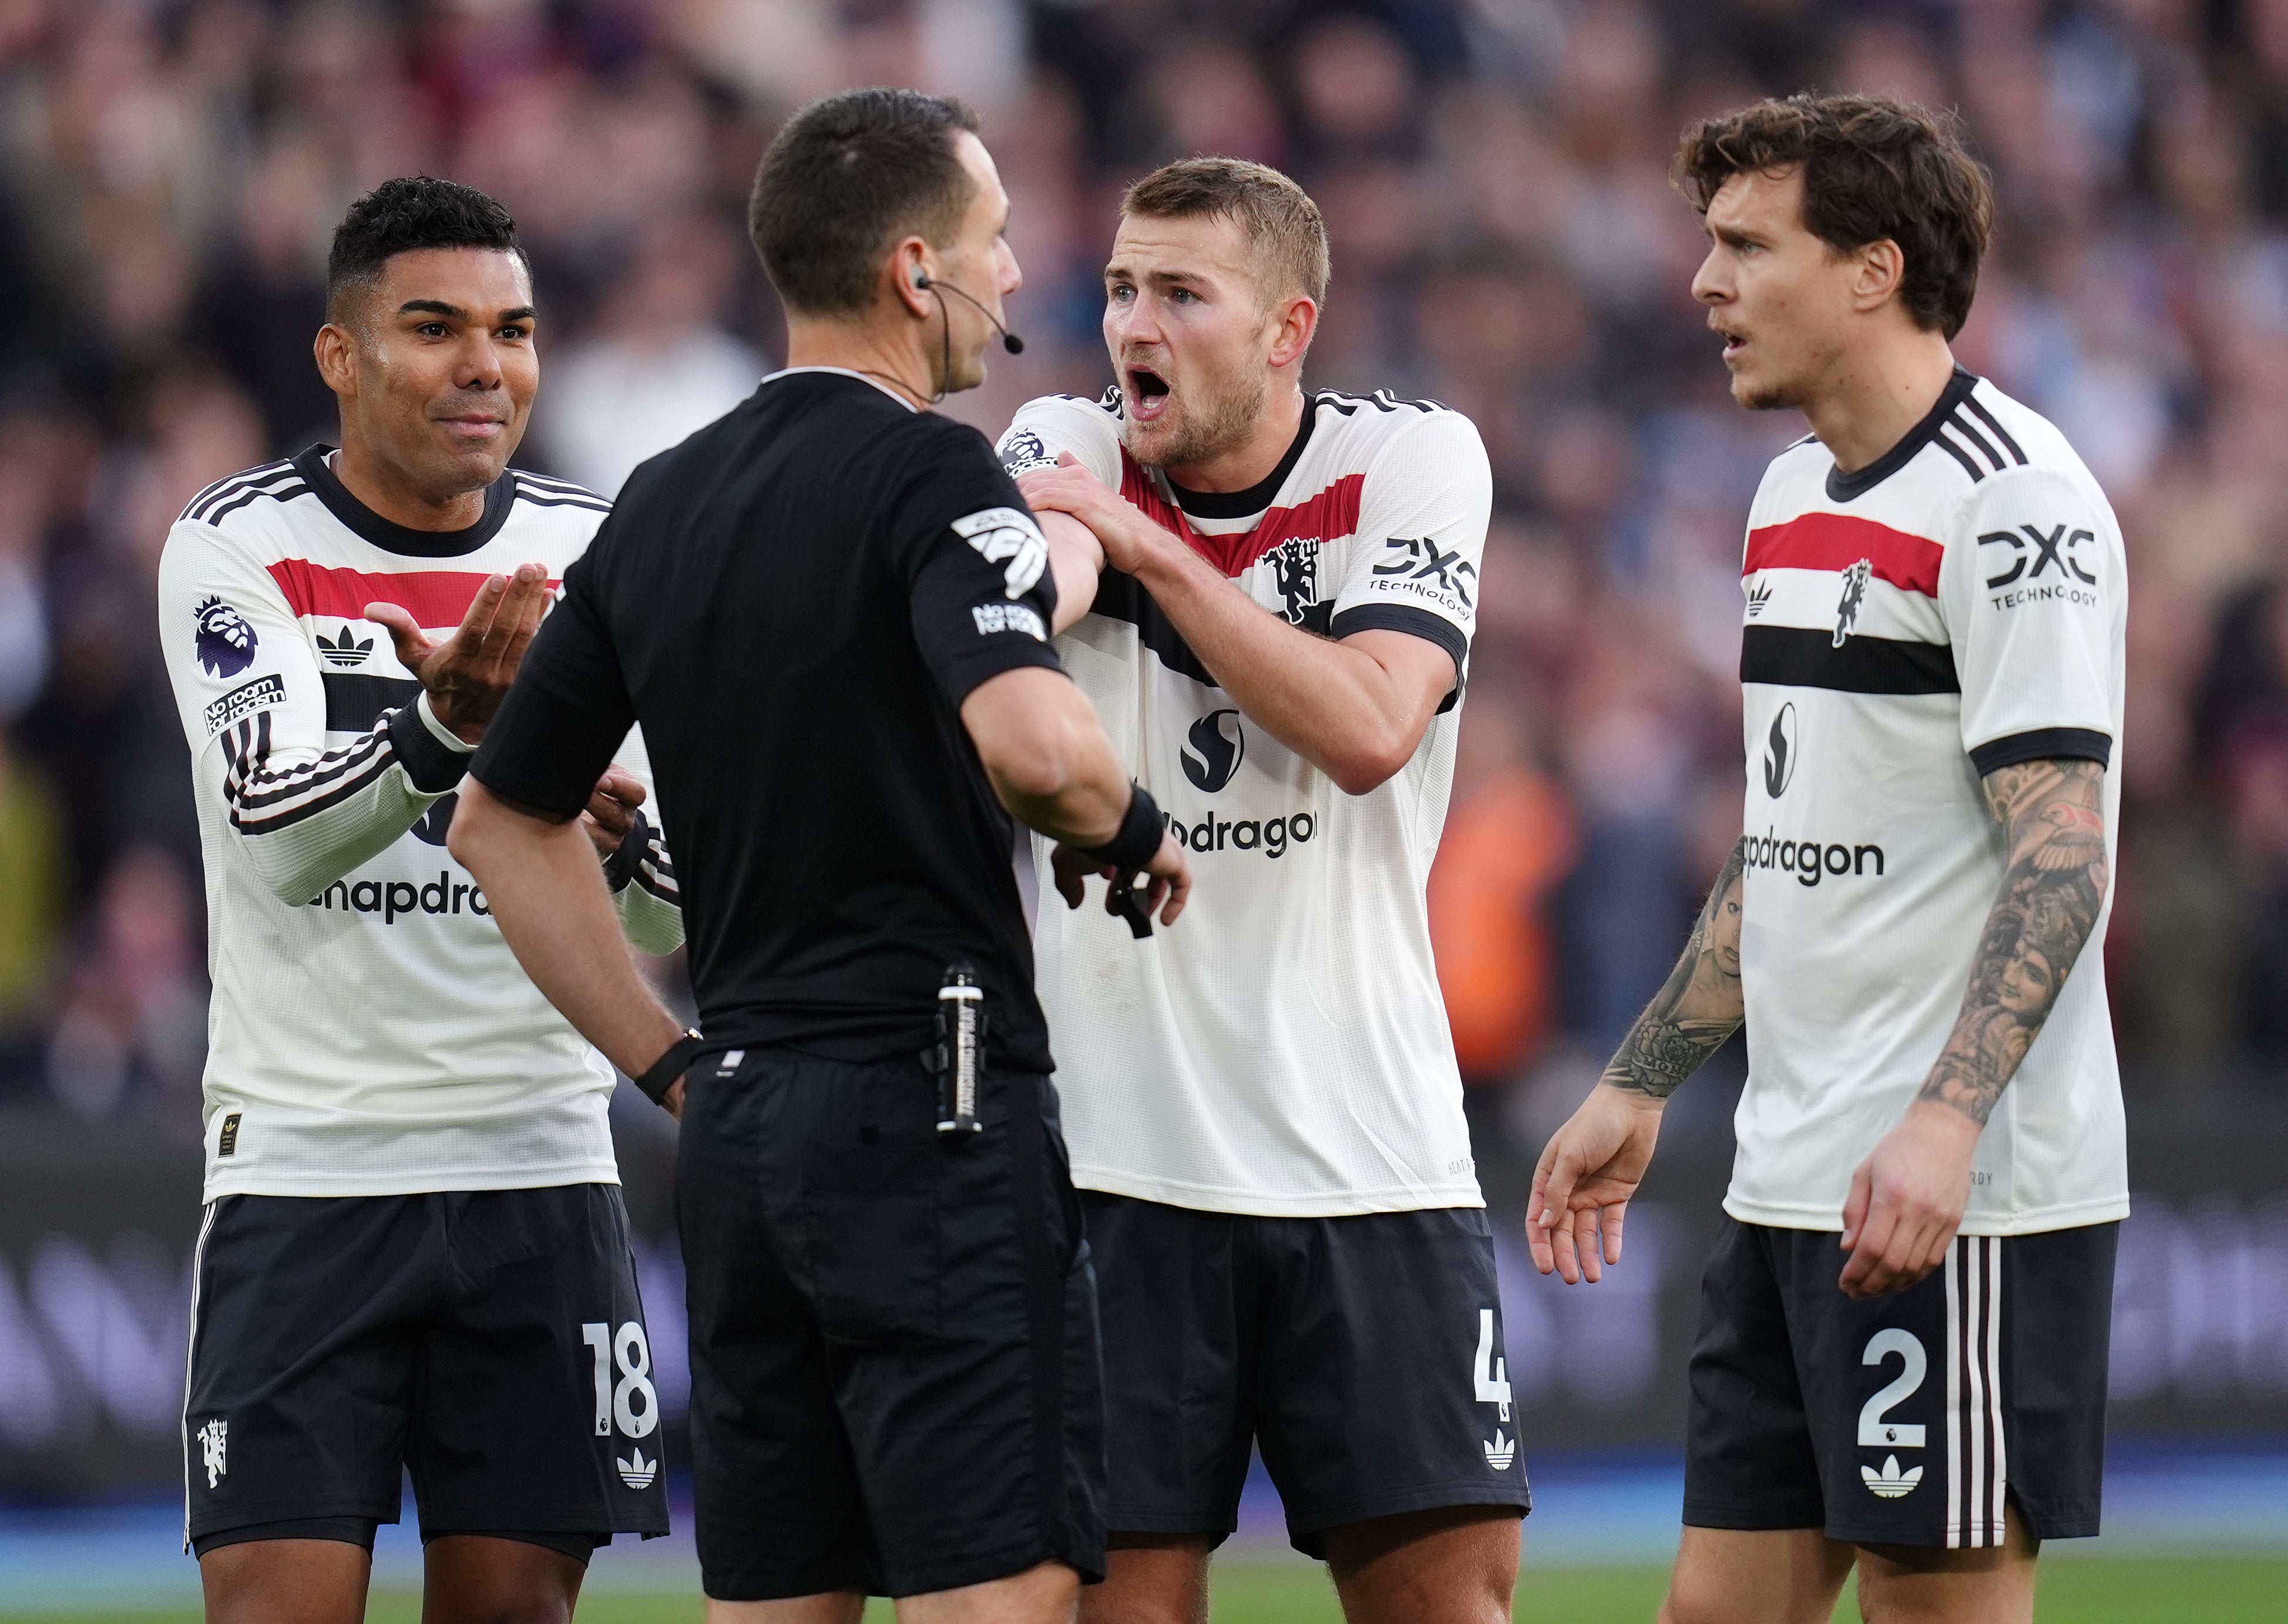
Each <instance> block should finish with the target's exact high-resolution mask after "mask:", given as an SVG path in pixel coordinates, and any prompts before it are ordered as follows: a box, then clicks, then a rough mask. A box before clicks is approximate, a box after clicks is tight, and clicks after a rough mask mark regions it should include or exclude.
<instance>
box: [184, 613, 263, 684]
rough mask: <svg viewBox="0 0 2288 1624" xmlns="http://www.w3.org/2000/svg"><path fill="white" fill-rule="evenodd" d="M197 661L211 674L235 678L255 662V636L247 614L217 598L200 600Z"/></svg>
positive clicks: (212, 675) (211, 675)
mask: <svg viewBox="0 0 2288 1624" xmlns="http://www.w3.org/2000/svg"><path fill="white" fill-rule="evenodd" d="M198 615H199V663H200V664H201V665H202V666H204V667H205V668H206V673H207V675H208V676H210V677H235V676H237V675H238V674H239V673H240V672H241V671H242V670H244V669H246V668H247V667H248V666H250V665H252V664H253V663H254V650H255V646H256V641H257V639H256V638H255V635H254V628H253V627H251V626H250V625H248V624H247V623H246V617H245V616H244V615H242V614H240V613H239V612H238V611H237V610H235V609H234V608H232V607H231V606H229V605H228V604H226V603H225V602H223V600H222V599H221V598H204V599H202V600H201V602H200V604H199V608H198Z"/></svg>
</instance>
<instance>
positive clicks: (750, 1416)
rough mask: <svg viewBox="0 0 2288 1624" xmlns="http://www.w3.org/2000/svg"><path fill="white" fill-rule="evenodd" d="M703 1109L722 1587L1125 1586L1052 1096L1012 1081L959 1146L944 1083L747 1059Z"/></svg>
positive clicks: (698, 1435)
mask: <svg viewBox="0 0 2288 1624" xmlns="http://www.w3.org/2000/svg"><path fill="white" fill-rule="evenodd" d="M686 1087H687V1096H686V1100H685V1105H684V1114H683V1135H682V1165H681V1172H680V1175H679V1203H680V1212H681V1219H682V1229H683V1250H684V1262H685V1266H686V1269H687V1279H688V1295H689V1304H690V1315H691V1378H692V1391H691V1426H692V1461H693V1468H694V1471H695V1489H696V1498H697V1505H696V1507H695V1522H696V1525H697V1530H698V1542H699V1559H700V1565H701V1569H702V1574H703V1581H704V1586H705V1589H706V1593H707V1594H708V1595H709V1596H711V1597H714V1598H715V1599H717V1600H719V1601H766V1600H772V1599H775V1598H780V1597H786V1596H809V1595H815V1594H818V1593H820V1592H823V1591H830V1590H867V1591H871V1592H874V1593H876V1594H885V1595H889V1596H916V1595H923V1594H927V1593H929V1592H931V1591H936V1590H948V1589H953V1588H958V1587H961V1586H964V1585H973V1584H981V1583H984V1582H986V1581H987V1580H994V1579H1000V1578H1005V1577H1007V1576H1008V1575H1010V1574H1013V1573H1021V1572H1023V1571H1024V1570H1026V1569H1028V1568H1030V1567H1033V1566H1035V1565H1038V1564H1040V1563H1042V1562H1046V1561H1056V1562H1062V1563H1065V1564H1067V1565H1069V1566H1071V1567H1073V1568H1075V1569H1077V1570H1078V1571H1079V1573H1081V1576H1082V1577H1083V1578H1084V1579H1085V1580H1094V1579H1098V1578H1100V1577H1101V1576H1102V1574H1103V1570H1104V1529H1103V1511H1102V1508H1103V1501H1104V1476H1105V1462H1104V1422H1103V1395H1102V1386H1101V1384H1102V1376H1101V1369H1100V1358H1099V1352H1098V1343H1097V1324H1096V1287H1095V1281H1094V1278H1093V1274H1092V1271H1091V1269H1090V1267H1089V1261H1088V1248H1087V1246H1086V1243H1085V1242H1084V1240H1083V1239H1082V1233H1081V1224H1080V1216H1079V1204H1078V1201H1077V1200H1076V1197H1075V1196H1074V1193H1073V1189H1072V1181H1071V1179H1070V1177H1069V1175H1068V1173H1067V1170H1066V1168H1067V1164H1066V1160H1065V1149H1064V1139H1063V1136H1062V1134H1061V1131H1060V1129H1059V1127H1058V1123H1057V1108H1056V1091H1055V1089H1054V1088H1053V1086H1052V1085H1051V1083H1050V1082H1049V1081H1048V1079H1046V1078H1045V1077H1039V1076H1024V1075H1006V1074H997V1073H996V1074H989V1076H988V1077H987V1078H986V1079H985V1081H984V1083H983V1086H982V1087H981V1098H980V1101H979V1107H978V1111H979V1116H980V1118H981V1121H982V1122H983V1129H982V1131H981V1132H979V1133H976V1134H973V1135H966V1136H963V1137H960V1138H958V1139H941V1137H940V1136H939V1134H938V1132H937V1127H936V1123H937V1089H936V1083H935V1081H934V1080H933V1079H932V1078H931V1077H930V1076H929V1075H928V1073H926V1072H925V1071H924V1070H923V1069H922V1067H921V1066H920V1064H919V1063H918V1061H913V1060H909V1061H903V1062H890V1063H885V1064H880V1065H870V1066H856V1065H848V1064H845V1063H842V1062H839V1061H832V1060H823V1059H816V1058H809V1057H806V1056H799V1055H793V1054H789V1053H787V1052H785V1051H770V1052H754V1053H743V1052H741V1051H739V1050H732V1051H730V1052H728V1053H727V1054H724V1055H721V1056H719V1057H710V1058H703V1059H702V1060H701V1061H700V1063H699V1064H698V1065H697V1066H695V1067H694V1068H693V1070H692V1071H691V1073H689V1075H688V1078H687V1084H686Z"/></svg>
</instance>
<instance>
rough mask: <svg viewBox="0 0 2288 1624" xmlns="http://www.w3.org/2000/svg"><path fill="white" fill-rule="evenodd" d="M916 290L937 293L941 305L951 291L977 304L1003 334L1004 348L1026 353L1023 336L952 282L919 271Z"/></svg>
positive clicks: (959, 297) (1016, 352) (954, 295)
mask: <svg viewBox="0 0 2288 1624" xmlns="http://www.w3.org/2000/svg"><path fill="white" fill-rule="evenodd" d="M914 291H915V292H917V293H934V294H936V295H937V296H938V304H939V305H940V306H942V305H944V304H945V296H946V295H947V294H949V293H950V294H951V295H953V297H956V298H957V299H960V300H963V301H964V302H965V303H967V304H970V305H976V307H977V313H978V314H979V315H981V316H983V317H984V318H985V319H986V320H987V321H990V322H991V323H993V330H994V331H995V332H997V333H998V334H1000V335H1001V347H1002V348H1003V349H1005V350H1006V351H1008V352H1009V353H1010V354H1012V355H1022V354H1023V353H1025V341H1024V340H1023V339H1022V338H1020V337H1017V335H1016V334H1014V333H1013V332H1011V331H1010V330H1009V329H1007V328H1006V327H1005V326H1003V325H1002V322H1001V318H1000V317H998V316H997V315H995V314H994V313H992V312H991V311H989V310H988V309H986V308H985V306H984V305H979V304H978V303H977V301H976V300H975V299H973V298H971V297H969V295H967V294H965V293H964V292H963V291H962V290H961V289H958V288H957V287H955V286H954V285H953V284H952V283H951V282H941V281H934V280H933V279H932V277H931V276H930V273H928V272H926V271H917V272H915V273H914Z"/></svg>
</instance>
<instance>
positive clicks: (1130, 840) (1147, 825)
mask: <svg viewBox="0 0 2288 1624" xmlns="http://www.w3.org/2000/svg"><path fill="white" fill-rule="evenodd" d="M1131 788H1132V794H1131V795H1130V796H1129V797H1128V810H1127V811H1126V812H1124V813H1123V814H1122V815H1121V819H1120V831H1119V833H1117V834H1116V835H1115V836H1113V837H1112V838H1111V839H1109V840H1108V841H1106V842H1105V843H1104V844H1102V845H1100V846H1080V847H1077V848H1076V850H1078V851H1079V852H1083V853H1084V854H1085V855H1086V856H1088V857H1090V858H1092V859H1093V860H1095V861H1097V862H1100V863H1102V864H1103V865H1104V866H1105V867H1108V868H1117V869H1119V870H1120V872H1121V873H1123V874H1132V873H1134V872H1135V871H1136V870H1137V869H1139V868H1141V867H1144V865H1145V864H1147V863H1148V862H1150V861H1151V860H1153V858H1155V857H1156V856H1157V855H1159V851H1160V842H1161V841H1162V840H1163V839H1164V838H1165V837H1166V836H1167V833H1168V820H1166V819H1165V818H1164V817H1162V816H1161V815H1160V806H1159V803H1157V802H1156V801H1155V800H1153V798H1152V792H1151V791H1150V790H1148V789H1147V788H1144V786H1143V785H1141V784H1136V785H1132V786H1131Z"/></svg>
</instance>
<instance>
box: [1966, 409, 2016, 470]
mask: <svg viewBox="0 0 2288 1624" xmlns="http://www.w3.org/2000/svg"><path fill="white" fill-rule="evenodd" d="M1962 403H1963V404H1964V405H1965V406H1966V407H1968V408H1970V409H1971V410H1972V411H1974V412H1975V413H1976V414H1977V415H1978V421H1979V422H1981V423H1982V424H1985V425H1986V426H1987V427H1988V428H1990V429H1991V430H1993V431H1994V438H1995V439H1997V440H2000V441H2001V442H2002V444H2003V445H2004V447H2005V448H2007V449H2008V451H2009V453H2010V455H2011V456H2013V457H2014V458H2015V459H2016V461H2017V463H2018V466H2019V467H2021V468H2023V467H2025V466H2026V454H2025V453H2024V452H2023V451H2022V450H2020V449H2019V448H2018V442H2017V441H2016V440H2013V439H2011V438H2010V431H2009V430H2007V429H2006V428H2004V427H2003V426H2002V420H2001V419H2000V418H1998V417H1997V416H1995V415H1994V414H1993V413H1992V412H1990V411H1988V410H1987V409H1986V408H1984V407H1983V406H1981V405H1980V404H1979V403H1978V397H1977V396H1976V395H1965V396H1963V397H1962Z"/></svg>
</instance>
